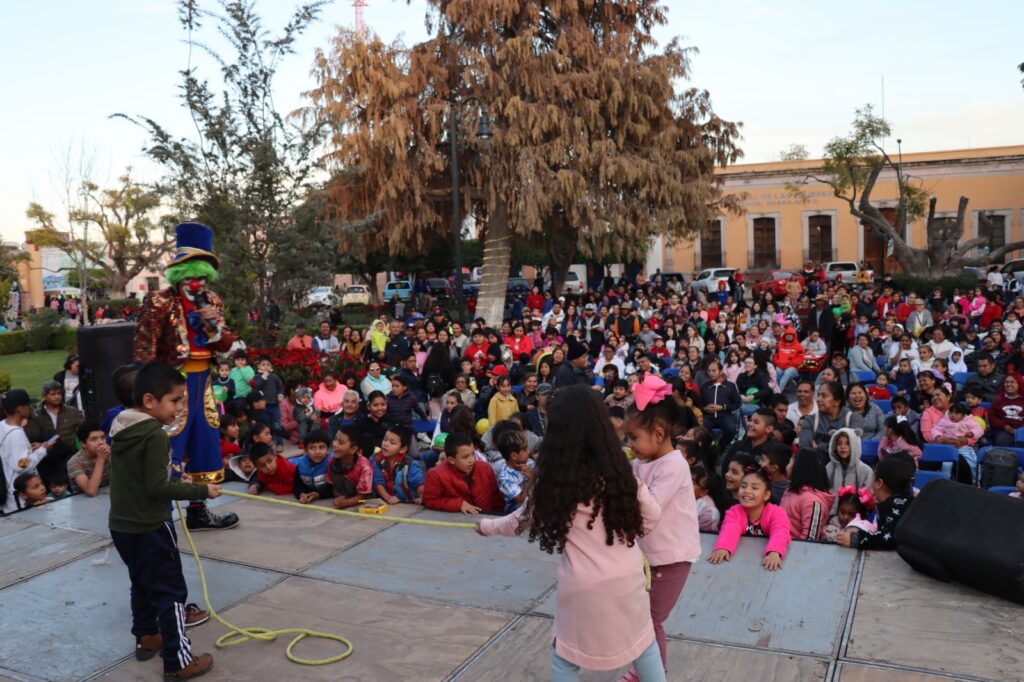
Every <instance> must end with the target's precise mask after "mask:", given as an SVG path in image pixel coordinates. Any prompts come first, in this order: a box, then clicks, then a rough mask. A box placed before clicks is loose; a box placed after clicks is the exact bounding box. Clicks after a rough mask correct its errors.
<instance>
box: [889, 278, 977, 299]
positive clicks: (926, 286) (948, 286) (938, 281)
mask: <svg viewBox="0 0 1024 682" xmlns="http://www.w3.org/2000/svg"><path fill="white" fill-rule="evenodd" d="M892 281H893V284H895V285H896V288H897V289H898V290H901V291H913V292H914V293H915V294H917V295H918V296H922V297H924V298H928V295H929V294H930V293H931V292H932V291H933V290H934V289H935V287H939V288H940V289H942V293H943V295H945V296H946V297H947V298H948V297H950V296H952V295H953V290H954V289H959V290H960V293H961V294H963V293H966V292H967V291H968V290H970V289H973V288H974V287H976V286H978V280H977V278H976V277H975V276H974V275H970V274H967V273H964V274H961V275H951V276H949V277H938V278H929V277H916V276H914V275H893V277H892Z"/></svg>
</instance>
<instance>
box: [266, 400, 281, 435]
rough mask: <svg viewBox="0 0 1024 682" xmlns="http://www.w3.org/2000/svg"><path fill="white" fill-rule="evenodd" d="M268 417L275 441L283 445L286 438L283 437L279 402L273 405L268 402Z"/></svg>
mask: <svg viewBox="0 0 1024 682" xmlns="http://www.w3.org/2000/svg"><path fill="white" fill-rule="evenodd" d="M266 414H267V419H269V420H270V431H271V432H272V433H273V434H274V443H276V444H277V445H281V444H282V443H284V440H283V439H282V438H281V432H282V431H283V429H282V428H281V406H280V405H278V404H277V403H274V404H273V405H271V404H270V403H267V409H266Z"/></svg>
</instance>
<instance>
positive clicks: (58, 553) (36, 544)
mask: <svg viewBox="0 0 1024 682" xmlns="http://www.w3.org/2000/svg"><path fill="white" fill-rule="evenodd" d="M17 516H20V515H16V516H12V517H7V518H4V519H0V588H4V587H7V586H8V585H11V584H13V583H16V582H17V581H19V580H22V579H24V578H27V577H29V576H32V575H35V574H37V573H41V572H43V571H46V570H48V569H51V568H53V567H54V566H59V565H60V564H63V563H66V562H68V561H71V560H72V559H75V558H77V557H80V556H84V555H86V554H89V553H90V552H94V551H96V550H97V549H99V548H101V547H103V546H104V545H108V544H109V543H110V538H109V537H102V536H100V535H95V534H93V533H83V532H81V531H76V530H65V529H63V528H51V527H50V526H45V525H37V524H32V523H25V522H24V521H21V520H20V519H18V518H17ZM2 660H3V659H2V657H0V661H2Z"/></svg>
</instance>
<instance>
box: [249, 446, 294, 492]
mask: <svg viewBox="0 0 1024 682" xmlns="http://www.w3.org/2000/svg"><path fill="white" fill-rule="evenodd" d="M249 457H250V458H251V459H252V463H253V464H255V465H256V471H257V474H256V485H255V486H250V487H249V492H250V493H251V494H254V495H259V494H260V493H261V492H263V491H264V490H268V491H270V492H272V493H274V494H275V495H291V494H293V493H294V492H295V465H294V464H292V463H291V462H289V461H288V460H287V459H285V458H284V457H282V456H281V455H279V454H277V453H276V452H274V448H273V447H272V446H270V445H268V444H267V443H254V444H253V446H252V447H251V448H249Z"/></svg>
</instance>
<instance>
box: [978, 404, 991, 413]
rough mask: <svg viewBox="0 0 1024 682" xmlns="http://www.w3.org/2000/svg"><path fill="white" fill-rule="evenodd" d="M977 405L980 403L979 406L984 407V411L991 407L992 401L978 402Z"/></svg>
mask: <svg viewBox="0 0 1024 682" xmlns="http://www.w3.org/2000/svg"><path fill="white" fill-rule="evenodd" d="M978 405H980V406H981V407H984V408H985V410H986V411H987V410H988V409H989V408H990V407H992V403H978Z"/></svg>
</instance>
